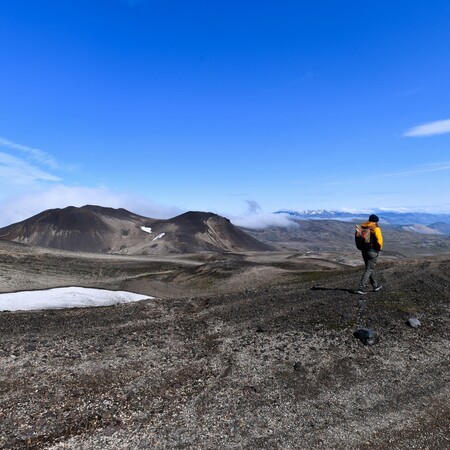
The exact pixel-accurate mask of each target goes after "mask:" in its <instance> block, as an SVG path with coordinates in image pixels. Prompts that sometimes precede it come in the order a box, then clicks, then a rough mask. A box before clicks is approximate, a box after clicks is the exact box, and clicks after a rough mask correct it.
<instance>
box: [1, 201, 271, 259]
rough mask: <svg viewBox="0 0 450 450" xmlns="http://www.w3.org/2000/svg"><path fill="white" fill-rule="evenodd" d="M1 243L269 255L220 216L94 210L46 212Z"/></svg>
mask: <svg viewBox="0 0 450 450" xmlns="http://www.w3.org/2000/svg"><path fill="white" fill-rule="evenodd" d="M0 239H4V240H9V241H13V242H19V243H24V244H30V245H35V246H41V247H49V248H56V249H61V250H70V251H82V252H93V253H121V254H135V255H139V254H153V253H159V254H161V253H197V252H203V251H215V252H226V251H267V250H271V247H270V245H268V244H264V243H262V242H259V241H257V240H256V239H255V238H253V237H251V236H249V235H248V234H246V233H245V232H244V231H242V230H240V229H239V228H237V227H235V226H234V225H232V224H231V223H230V221H229V220H228V219H226V218H224V217H221V216H218V215H217V214H213V213H208V212H192V211H191V212H187V213H184V214H181V215H180V216H177V217H174V218H172V219H168V220H158V219H152V218H149V217H144V216H140V215H138V214H135V213H132V212H130V211H127V210H126V209H123V208H120V209H114V208H105V207H102V206H95V205H86V206H83V207H81V208H78V207H74V206H69V207H67V208H63V209H59V208H58V209H50V210H46V211H43V212H41V213H39V214H37V215H35V216H33V217H30V218H29V219H26V220H23V221H21V222H18V223H15V224H12V225H9V226H7V227H4V228H1V229H0Z"/></svg>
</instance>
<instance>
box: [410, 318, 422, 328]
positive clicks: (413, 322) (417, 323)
mask: <svg viewBox="0 0 450 450" xmlns="http://www.w3.org/2000/svg"><path fill="white" fill-rule="evenodd" d="M406 323H407V324H408V325H409V326H410V327H412V328H419V327H420V326H421V325H422V324H421V322H420V320H419V319H416V318H415V317H410V318H409V319H408V320H407V321H406Z"/></svg>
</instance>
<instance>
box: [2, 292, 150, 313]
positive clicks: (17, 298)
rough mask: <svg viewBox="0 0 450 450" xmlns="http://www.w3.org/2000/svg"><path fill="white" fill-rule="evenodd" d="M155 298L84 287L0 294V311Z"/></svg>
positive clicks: (76, 306) (128, 301)
mask: <svg viewBox="0 0 450 450" xmlns="http://www.w3.org/2000/svg"><path fill="white" fill-rule="evenodd" d="M153 298H154V297H149V296H148V295H141V294H135V293H133V292H127V291H108V290H105V289H90V288H82V287H67V288H55V289H46V290H39V291H22V292H12V293H7V294H0V311H30V310H37V309H61V308H81V307H83V308H84V307H88V306H109V305H117V304H119V303H130V302H138V301H140V300H147V299H153Z"/></svg>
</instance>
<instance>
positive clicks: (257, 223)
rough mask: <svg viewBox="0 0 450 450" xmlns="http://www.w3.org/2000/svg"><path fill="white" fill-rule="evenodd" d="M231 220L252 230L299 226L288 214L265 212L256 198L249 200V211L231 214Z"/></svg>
mask: <svg viewBox="0 0 450 450" xmlns="http://www.w3.org/2000/svg"><path fill="white" fill-rule="evenodd" d="M229 218H230V221H231V222H232V223H233V224H234V225H237V226H238V227H243V228H249V229H251V230H262V229H264V228H269V227H283V228H285V227H290V226H298V225H297V223H296V222H295V221H294V220H292V218H291V216H289V215H288V214H274V213H265V212H263V210H262V208H261V206H260V205H259V204H258V202H256V201H255V200H247V212H246V214H241V215H237V216H229Z"/></svg>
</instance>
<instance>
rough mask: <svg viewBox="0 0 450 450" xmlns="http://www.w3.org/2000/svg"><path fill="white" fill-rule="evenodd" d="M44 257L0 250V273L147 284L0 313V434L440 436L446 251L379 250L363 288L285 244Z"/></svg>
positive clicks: (224, 441) (98, 438)
mask: <svg viewBox="0 0 450 450" xmlns="http://www.w3.org/2000/svg"><path fill="white" fill-rule="evenodd" d="M53 256H55V255H53ZM58 257H59V258H61V259H60V260H59V262H58V263H56V260H55V259H54V258H53V257H50V259H49V258H48V254H47V253H46V254H45V255H43V254H42V253H39V252H38V251H37V250H36V252H35V253H33V252H31V253H29V252H28V250H23V253H20V251H15V252H14V255H12V254H10V253H8V252H7V251H6V250H4V249H3V253H2V251H1V249H0V264H1V265H2V275H1V276H2V277H3V278H2V287H3V286H6V288H4V289H3V290H4V291H7V290H13V287H14V286H15V285H16V286H19V285H20V283H21V281H20V279H19V278H18V276H17V274H18V273H22V279H23V278H24V277H28V278H29V280H30V282H31V283H34V284H33V286H34V287H44V286H43V285H44V284H45V283H46V280H47V283H49V284H50V285H53V284H56V283H57V282H58V280H59V282H60V283H61V281H63V282H64V283H66V285H67V283H72V282H75V281H77V280H76V279H75V278H77V279H78V281H84V285H91V286H92V285H97V286H100V285H101V286H103V287H107V288H111V287H113V288H114V287H116V288H130V287H133V286H134V287H135V288H136V289H134V291H136V292H137V291H139V290H140V291H147V290H150V289H155V290H159V294H158V293H155V292H145V293H146V294H149V295H155V294H156V295H157V296H159V297H164V298H159V299H155V300H149V301H142V302H138V303H130V304H124V305H117V306H110V307H101V308H78V309H69V310H45V311H38V312H16V313H13V312H5V311H4V312H1V313H0V335H1V341H0V366H1V367H2V370H1V372H0V448H5V449H6V448H8V449H9V448H14V449H25V448H30V449H31V448H35V449H41V448H47V449H50V448H51V449H62V448H67V449H94V448H101V449H138V448H167V449H169V448H170V449H174V448H180V449H181V448H192V449H217V448H230V449H238V448H252V449H272V448H273V449H281V448H282V449H315V448H317V449H319V448H320V449H324V448H336V449H371V448H380V449H412V448H420V449H427V448H429V449H447V448H449V447H450V430H449V419H450V337H449V334H448V330H449V329H450V303H449V302H450V296H449V288H450V275H449V274H450V257H448V256H439V257H432V258H422V259H420V260H419V259H410V260H401V261H387V262H386V261H385V262H384V263H381V264H380V266H379V267H380V276H381V278H382V280H383V284H384V289H383V290H381V291H380V292H377V293H369V294H368V295H365V296H360V295H356V294H353V293H352V291H351V289H352V288H354V287H355V286H356V285H357V282H358V279H359V277H360V274H361V267H359V266H358V267H356V268H352V267H349V266H345V265H344V264H343V263H342V261H328V262H327V261H326V260H325V259H320V258H317V261H312V265H311V261H305V259H304V258H303V256H302V255H292V254H291V255H284V256H282V255H281V254H280V255H278V256H277V257H275V255H274V256H273V257H274V258H275V259H271V261H266V262H264V261H263V259H261V258H262V257H261V258H259V257H257V255H244V256H243V255H228V256H223V257H220V258H217V257H210V256H207V255H203V256H201V257H198V258H197V259H196V260H194V259H192V258H190V257H189V258H188V257H186V258H181V257H180V258H167V259H166V260H164V261H163V260H160V261H159V262H157V263H156V262H155V263H152V262H151V261H144V260H142V259H139V258H136V259H127V260H125V259H122V260H120V259H117V260H116V259H114V258H112V259H111V258H107V257H105V258H104V259H103V258H102V257H100V258H99V259H98V260H96V262H95V264H92V261H90V260H89V258H87V257H85V256H84V255H81V256H80V257H77V258H76V259H75V260H74V259H70V258H69V256H68V255H62V254H60V255H59V256H58ZM266 257H267V255H266ZM39 259H40V260H41V262H42V261H46V263H45V264H41V265H40V267H38V266H37V265H36V264H35V263H36V261H37V260H39ZM49 261H50V262H49ZM77 261H78V262H77ZM89 261H90V262H89ZM121 261H122V262H121ZM19 262H22V263H23V265H22V266H18V265H17V264H19ZM314 264H318V265H319V266H314ZM8 268H9V270H8ZM33 268H34V269H33ZM32 270H35V273H32ZM71 274H72V275H71ZM71 276H73V278H72V279H71V278H70V277H71ZM8 277H9V279H7V278H8ZM245 280H247V282H245ZM4 281H5V283H6V282H8V283H9V284H3V282H4ZM15 283H16V284H15ZM64 283H63V284H64ZM78 284H80V283H78ZM171 284H173V285H174V286H172V287H170V285H171ZM45 287H50V286H45ZM130 290H133V289H130ZM183 290H184V292H183ZM214 292H216V293H214ZM171 293H176V295H172V296H171V295H170V294H171ZM161 294H163V295H161ZM410 317H416V318H418V319H419V320H420V321H421V323H422V326H421V327H419V328H411V327H409V326H408V325H407V324H406V321H407V319H408V318H410ZM359 327H368V328H371V329H373V330H374V331H375V333H376V340H375V344H374V345H371V346H365V345H363V344H362V343H361V342H360V341H359V340H357V339H355V337H354V336H353V332H354V331H355V330H356V329H357V328H359Z"/></svg>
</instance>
